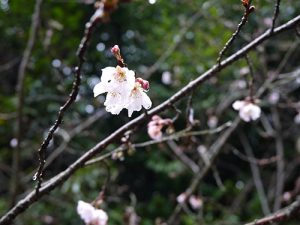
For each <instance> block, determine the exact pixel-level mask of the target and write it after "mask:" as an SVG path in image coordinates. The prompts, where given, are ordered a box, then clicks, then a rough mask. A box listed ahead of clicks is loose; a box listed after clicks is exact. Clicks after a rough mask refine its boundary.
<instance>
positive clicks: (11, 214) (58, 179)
mask: <svg viewBox="0 0 300 225" xmlns="http://www.w3.org/2000/svg"><path fill="white" fill-rule="evenodd" d="M299 22H300V15H299V16H297V17H295V18H293V19H292V20H290V21H288V22H287V23H285V24H283V25H282V26H280V27H278V28H276V29H274V32H273V34H272V35H270V30H267V31H266V32H264V33H263V34H262V35H260V36H259V37H258V38H256V39H255V40H253V41H252V42H251V43H249V44H248V45H246V46H245V47H243V48H241V49H240V50H239V51H237V52H236V53H234V54H233V55H231V56H230V57H228V58H227V59H226V60H224V61H222V62H221V63H220V65H218V64H216V65H214V66H213V67H212V68H211V69H209V70H208V71H206V72H205V73H203V74H202V75H201V76H199V77H198V78H197V79H195V80H193V81H191V82H189V83H188V84H187V85H186V86H184V87H183V88H182V89H181V90H179V91H178V92H177V93H175V94H174V95H173V96H171V97H170V98H169V99H167V100H166V101H165V102H163V103H161V104H160V105H158V106H157V107H155V108H154V109H152V110H150V111H149V112H148V114H149V116H152V115H155V114H158V113H160V112H162V111H164V110H166V109H167V108H169V107H170V105H172V104H173V103H175V102H177V101H178V100H180V99H182V98H183V97H184V96H185V95H187V94H188V93H190V92H191V91H192V90H194V89H195V88H197V87H198V86H199V85H200V84H202V83H203V82H204V81H206V80H207V79H208V78H210V77H212V76H214V75H216V74H217V73H218V72H219V71H220V70H222V69H224V68H225V67H227V66H229V65H231V64H232V63H233V62H235V61H237V60H238V59H240V58H241V57H243V56H245V54H247V53H248V52H249V51H251V50H253V49H255V48H256V47H257V46H258V45H259V44H261V43H262V42H264V41H266V40H268V39H269V38H270V37H272V36H275V35H277V34H280V33H282V32H284V31H287V30H290V29H293V28H295V27H296V26H297V25H298V24H299ZM146 118H149V117H148V116H146V115H145V114H142V115H140V116H138V117H137V118H135V119H133V120H131V121H130V122H128V123H127V124H125V125H123V126H122V127H120V128H119V129H118V130H116V131H115V132H113V133H112V134H110V135H109V136H108V137H107V138H105V139H104V140H102V141H100V142H99V143H98V144H97V145H95V146H94V147H93V148H91V149H90V150H88V151H86V153H85V154H84V155H82V156H81V157H80V158H79V159H77V160H76V161H75V162H74V163H73V164H71V165H70V166H69V167H68V168H67V169H66V170H64V171H63V172H61V173H59V174H58V175H56V176H55V177H54V178H52V179H50V180H49V181H48V182H47V183H46V184H44V185H43V186H42V187H41V189H40V192H39V195H35V192H31V193H29V194H28V195H27V196H26V197H25V198H24V199H22V200H20V201H19V202H18V203H17V205H16V206H14V207H13V208H12V209H11V210H9V211H8V212H7V213H6V214H5V215H4V216H3V217H2V218H1V219H0V225H3V224H10V223H11V221H12V220H13V219H14V218H15V217H16V216H17V215H19V214H20V213H22V212H23V211H25V210H26V209H27V208H28V207H29V206H30V205H32V204H33V203H34V202H35V201H37V200H38V199H40V198H41V197H42V196H43V195H45V194H47V193H49V192H50V191H52V190H53V189H55V188H56V187H57V186H58V185H60V184H62V183H63V182H65V181H66V180H67V179H68V178H69V177H70V176H71V175H72V174H74V173H75V172H76V170H78V169H79V168H80V167H82V166H83V165H84V164H85V162H86V161H88V160H89V159H91V158H92V157H94V156H95V155H96V154H98V153H100V152H101V151H102V150H103V149H104V148H105V147H107V146H108V145H109V144H110V143H112V142H113V141H114V140H116V139H118V138H119V137H121V136H122V135H123V134H124V133H125V132H126V131H127V130H130V129H132V128H133V127H135V126H137V125H138V124H140V123H141V122H143V121H144V120H145V119H146Z"/></svg>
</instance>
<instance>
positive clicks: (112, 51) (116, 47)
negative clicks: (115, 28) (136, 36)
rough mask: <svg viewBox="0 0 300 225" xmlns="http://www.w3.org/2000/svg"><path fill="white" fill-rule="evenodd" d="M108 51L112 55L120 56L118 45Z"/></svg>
mask: <svg viewBox="0 0 300 225" xmlns="http://www.w3.org/2000/svg"><path fill="white" fill-rule="evenodd" d="M110 51H111V53H112V54H114V55H119V54H120V48H119V46H118V45H115V46H114V47H112V48H111V50H110Z"/></svg>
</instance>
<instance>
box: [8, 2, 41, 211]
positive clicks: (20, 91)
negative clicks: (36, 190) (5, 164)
mask: <svg viewBox="0 0 300 225" xmlns="http://www.w3.org/2000/svg"><path fill="white" fill-rule="evenodd" d="M42 2H43V0H36V2H35V6H34V13H33V14H32V19H31V28H30V33H29V38H28V41H27V44H26V48H25V50H24V52H23V56H22V59H21V63H20V66H19V69H18V83H17V88H16V89H17V90H16V91H17V99H18V102H17V130H16V139H17V146H16V148H15V149H14V151H13V162H12V179H11V193H12V199H11V201H12V205H13V204H15V198H16V195H17V192H18V190H17V189H18V186H19V163H20V151H21V149H20V146H21V141H22V134H23V107H24V97H25V96H24V81H25V77H26V69H27V66H28V63H29V60H30V57H31V53H32V50H33V47H34V45H35V41H36V36H37V31H38V27H39V23H40V14H41V5H42Z"/></svg>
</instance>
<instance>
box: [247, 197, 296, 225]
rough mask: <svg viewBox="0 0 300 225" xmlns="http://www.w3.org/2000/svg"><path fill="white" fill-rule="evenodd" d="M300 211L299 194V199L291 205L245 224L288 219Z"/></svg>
mask: <svg viewBox="0 0 300 225" xmlns="http://www.w3.org/2000/svg"><path fill="white" fill-rule="evenodd" d="M299 213H300V196H298V198H297V200H296V201H294V202H293V203H292V204H290V205H289V206H287V207H285V208H283V209H281V210H279V211H277V212H276V213H273V214H272V215H270V216H266V217H264V218H262V219H257V220H255V221H253V222H251V223H247V224H245V225H267V224H274V223H277V222H282V221H286V220H288V219H289V218H291V217H292V216H293V215H296V214H299Z"/></svg>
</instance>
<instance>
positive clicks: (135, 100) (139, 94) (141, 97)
mask: <svg viewBox="0 0 300 225" xmlns="http://www.w3.org/2000/svg"><path fill="white" fill-rule="evenodd" d="M145 91H146V90H145V89H144V88H143V87H142V84H141V83H140V82H135V86H134V88H133V89H132V90H131V93H130V95H129V98H128V103H127V105H126V106H125V108H126V109H127V110H128V116H129V117H131V115H132V113H133V112H134V111H140V110H141V109H142V107H144V108H145V109H149V108H150V107H151V105H152V102H151V100H150V98H149V97H148V95H147V94H146V93H145Z"/></svg>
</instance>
